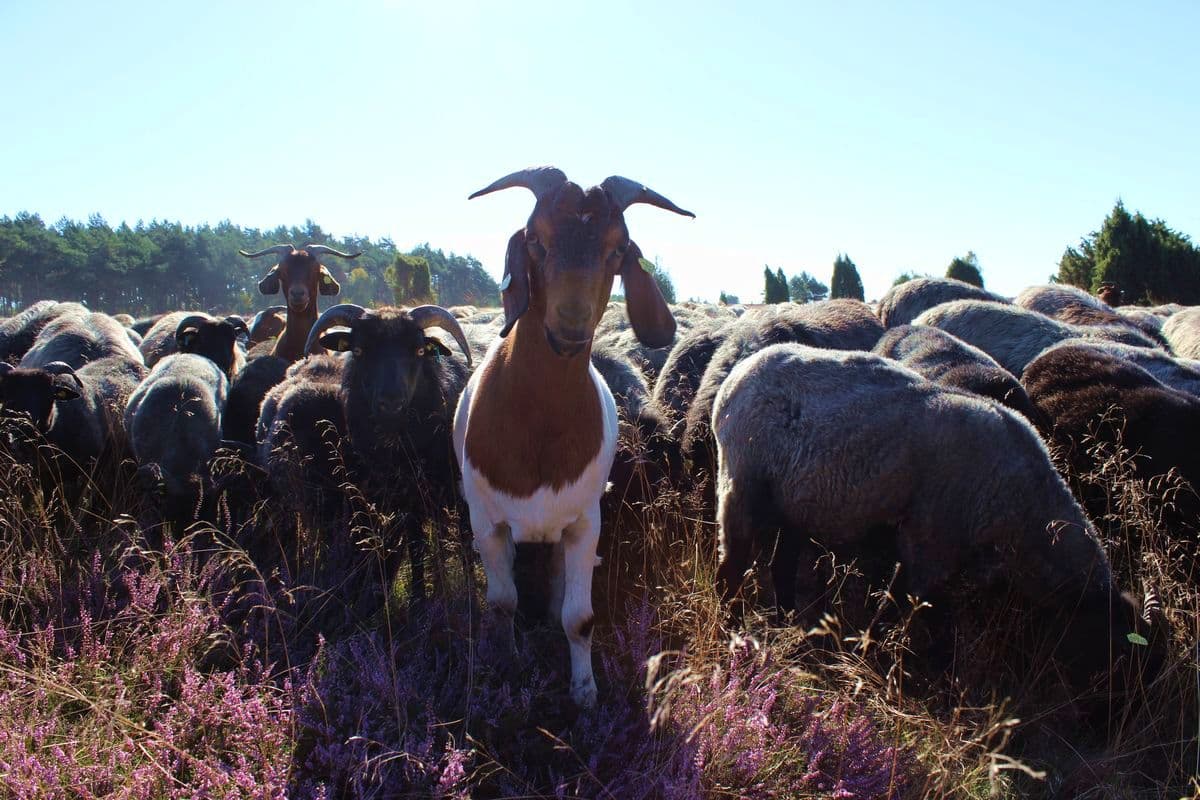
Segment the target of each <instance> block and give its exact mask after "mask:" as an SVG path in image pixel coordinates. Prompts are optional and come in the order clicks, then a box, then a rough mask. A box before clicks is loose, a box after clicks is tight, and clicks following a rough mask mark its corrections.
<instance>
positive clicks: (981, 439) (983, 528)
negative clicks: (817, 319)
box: [712, 344, 1136, 667]
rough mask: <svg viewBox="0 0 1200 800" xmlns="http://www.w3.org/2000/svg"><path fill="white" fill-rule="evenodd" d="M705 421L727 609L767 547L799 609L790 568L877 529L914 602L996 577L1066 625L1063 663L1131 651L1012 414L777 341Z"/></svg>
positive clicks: (1048, 475) (863, 358) (889, 366)
mask: <svg viewBox="0 0 1200 800" xmlns="http://www.w3.org/2000/svg"><path fill="white" fill-rule="evenodd" d="M712 425H713V429H714V431H715V433H716V438H717V446H718V452H719V461H720V478H719V512H718V517H719V523H720V563H719V566H718V574H717V577H718V583H719V585H720V587H721V589H722V592H723V594H724V596H725V597H726V598H729V599H732V598H734V597H735V596H736V595H737V594H738V593H739V591H740V587H741V584H742V579H743V576H744V575H745V573H746V571H747V570H748V569H749V568H750V566H751V564H752V562H753V559H754V555H755V551H756V550H759V549H766V548H769V547H771V546H772V545H774V546H775V555H774V563H773V565H772V572H773V576H774V583H775V591H776V596H777V598H778V600H779V601H780V603H781V605H782V606H783V607H784V608H793V607H794V602H795V581H796V578H797V567H798V566H803V567H805V570H806V572H807V569H808V567H809V565H811V564H813V563H815V561H816V559H817V557H818V555H819V549H818V548H825V549H828V550H831V551H833V552H834V553H835V554H839V555H846V554H849V553H853V552H854V551H855V550H856V549H857V547H858V546H860V545H861V544H862V543H863V541H864V538H865V537H866V536H867V535H868V533H870V532H874V531H878V530H880V529H885V530H890V531H891V532H892V533H891V535H892V536H893V537H894V539H895V545H896V551H897V553H898V556H899V561H900V563H901V565H902V573H901V574H902V578H903V580H904V581H905V586H904V589H905V591H907V592H909V593H912V594H915V595H918V596H920V597H932V596H935V595H937V594H939V593H941V592H942V591H944V590H949V589H950V588H951V587H955V586H961V585H963V584H964V583H965V584H967V585H970V584H972V583H974V582H975V581H977V580H979V579H980V578H981V577H987V576H988V575H989V574H991V575H994V574H996V573H997V571H999V574H1000V575H1002V576H1004V577H1005V578H1006V579H1009V580H1011V582H1012V584H1013V585H1014V586H1015V587H1016V588H1017V589H1018V590H1019V591H1020V592H1021V594H1022V595H1023V596H1024V597H1025V598H1026V599H1028V600H1029V601H1031V602H1033V603H1037V604H1039V605H1040V606H1042V607H1046V608H1049V609H1051V610H1052V611H1054V612H1058V613H1061V615H1063V616H1064V617H1067V616H1069V617H1071V619H1070V621H1069V623H1067V631H1066V636H1065V637H1064V640H1063V641H1064V644H1063V646H1062V647H1061V648H1060V653H1061V654H1063V655H1064V656H1065V657H1066V658H1078V659H1079V660H1080V661H1081V662H1083V664H1084V666H1085V667H1091V666H1094V665H1098V664H1103V663H1105V662H1106V659H1107V657H1108V653H1109V648H1110V647H1112V648H1115V649H1127V648H1128V646H1129V644H1128V642H1127V641H1126V639H1125V635H1126V634H1127V633H1128V632H1130V631H1132V630H1133V625H1134V621H1135V619H1136V610H1135V609H1133V608H1132V607H1131V604H1130V603H1129V602H1128V601H1127V600H1126V599H1125V598H1123V597H1122V596H1121V595H1120V594H1119V592H1118V591H1117V589H1116V587H1115V586H1114V582H1113V577H1112V572H1111V570H1110V568H1109V564H1108V560H1107V558H1106V557H1105V554H1104V551H1103V550H1102V549H1101V547H1100V545H1099V543H1098V541H1097V539H1096V535H1095V531H1094V529H1093V528H1092V525H1091V523H1090V522H1089V521H1088V519H1087V517H1085V516H1084V514H1083V511H1082V510H1081V509H1080V507H1079V506H1078V504H1077V503H1076V502H1075V500H1074V499H1073V498H1072V496H1071V493H1070V491H1069V490H1068V488H1067V486H1066V484H1065V483H1064V482H1063V480H1062V478H1060V477H1059V476H1058V473H1057V472H1055V470H1054V467H1053V465H1052V464H1051V463H1050V458H1049V455H1048V453H1047V452H1046V448H1045V447H1044V445H1043V444H1042V443H1041V440H1040V439H1039V438H1038V436H1037V434H1036V433H1035V431H1034V430H1033V428H1032V427H1031V426H1030V425H1029V423H1027V422H1026V421H1025V420H1024V419H1023V418H1021V417H1020V416H1019V415H1017V414H1015V413H1013V412H1012V411H1010V410H1008V409H1007V408H1004V407H1002V406H999V405H997V404H995V403H990V402H987V401H984V400H980V399H979V398H976V397H973V396H971V395H969V394H967V393H965V392H959V391H957V390H954V389H946V388H943V387H939V386H937V385H935V384H933V383H931V382H929V381H926V380H925V379H923V378H921V377H920V376H919V375H917V374H916V373H914V372H911V371H909V370H907V369H905V368H903V367H901V366H899V365H897V364H895V363H893V362H889V361H887V360H886V359H883V358H881V357H879V356H877V355H873V354H867V353H849V352H831V351H823V350H819V349H816V348H811V347H806V346H803V345H796V344H785V345H777V346H774V347H769V348H767V349H764V350H762V351H761V352H759V353H757V354H755V355H754V356H751V357H750V358H748V359H746V360H745V361H743V362H742V363H741V364H739V365H738V366H737V367H736V368H735V369H734V370H733V372H732V373H730V375H729V377H728V379H727V380H726V381H725V383H724V385H723V386H722V387H721V391H720V393H719V395H718V397H717V401H716V404H715V407H714V409H713V418H712ZM1014 498H1015V499H1017V501H1016V502H1014ZM810 540H813V541H815V542H816V545H813V544H812V543H811V542H810ZM977 573H978V574H977Z"/></svg>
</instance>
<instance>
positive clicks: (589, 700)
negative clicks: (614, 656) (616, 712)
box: [562, 504, 600, 708]
mask: <svg viewBox="0 0 1200 800" xmlns="http://www.w3.org/2000/svg"><path fill="white" fill-rule="evenodd" d="M599 539H600V506H599V504H597V505H596V507H595V508H594V509H593V510H592V511H591V512H589V513H588V514H587V516H585V517H581V518H580V519H579V520H578V521H577V522H575V523H573V524H571V525H570V526H568V527H567V529H566V530H565V531H563V583H564V593H563V594H564V597H563V607H562V625H563V630H564V631H565V632H566V634H567V642H568V644H569V645H570V648H571V699H572V700H574V701H575V703H576V705H578V706H580V707H581V708H591V707H592V706H594V705H596V679H595V677H593V675H592V571H593V570H594V569H595V567H596V545H597V543H598V542H599Z"/></svg>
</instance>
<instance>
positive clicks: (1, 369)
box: [0, 361, 14, 376]
mask: <svg viewBox="0 0 1200 800" xmlns="http://www.w3.org/2000/svg"><path fill="white" fill-rule="evenodd" d="M13 369H14V367H13V365H12V364H10V363H8V362H7V361H0V376H4V375H7V374H8V373H10V372H12V371H13Z"/></svg>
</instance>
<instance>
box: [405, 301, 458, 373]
mask: <svg viewBox="0 0 1200 800" xmlns="http://www.w3.org/2000/svg"><path fill="white" fill-rule="evenodd" d="M408 313H409V316H411V317H412V318H413V322H415V323H417V324H418V325H420V326H421V329H422V330H424V329H426V328H441V329H442V330H444V331H446V332H447V333H449V334H450V335H451V336H453V337H454V341H456V342H458V346H459V348H460V349H462V351H463V355H465V356H466V357H467V367H468V368H469V367H470V366H471V348H470V346H469V345H468V344H467V337H466V335H464V334H463V329H462V326H461V325H459V324H458V320H456V319H455V318H454V315H453V314H451V313H450V312H449V311H447V310H446V309H444V308H442V307H441V306H433V305H429V306H417V307H416V308H414V309H412V310H411V311H409V312H408Z"/></svg>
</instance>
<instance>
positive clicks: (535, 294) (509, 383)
mask: <svg viewBox="0 0 1200 800" xmlns="http://www.w3.org/2000/svg"><path fill="white" fill-rule="evenodd" d="M517 186H520V187H524V188H527V189H529V190H530V191H531V192H533V195H534V197H535V198H536V203H535V205H534V209H533V212H532V213H531V214H530V216H529V220H528V222H527V223H526V224H525V226H524V227H523V228H521V229H520V230H518V231H517V232H516V233H514V234H513V236H512V237H511V238H510V239H509V242H508V251H507V254H506V256H505V261H504V278H503V281H502V282H501V285H500V289H501V293H502V299H503V303H504V327H503V328H501V330H500V338H499V339H497V340H496V341H495V342H494V343H493V344H492V347H491V348H490V349H489V350H488V352H487V355H486V356H485V357H484V359H483V361H482V362H481V363H480V365H479V368H478V369H477V370H476V371H475V373H474V374H473V375H472V376H471V380H470V382H469V383H468V384H467V388H466V389H465V390H464V391H463V393H462V397H461V398H460V399H459V403H458V409H457V410H456V412H455V415H454V453H455V455H456V456H457V457H458V463H459V465H460V467H461V468H462V476H463V479H462V484H463V495H464V497H465V498H466V501H467V504H468V506H469V508H470V515H471V529H472V531H473V533H474V540H475V548H476V549H477V550H478V551H479V554H480V557H481V559H482V561H483V569H484V572H485V574H486V575H487V601H488V605H489V607H490V608H491V610H492V616H493V625H494V628H493V630H494V632H495V633H496V634H498V635H499V636H500V637H501V645H502V646H503V647H504V649H505V650H506V651H507V653H508V654H511V653H512V652H513V650H514V648H515V640H514V630H513V614H514V612H515V610H516V606H517V590H516V585H515V584H514V582H513V556H514V554H515V545H516V544H518V543H521V542H546V543H551V544H554V545H555V556H554V561H555V568H554V569H555V573H556V574H555V576H554V577H555V585H554V587H553V588H552V597H553V603H552V606H553V607H561V613H560V616H561V620H562V625H563V629H564V631H565V632H566V635H567V640H568V643H569V645H570V653H571V697H572V699H573V700H574V701H575V702H576V703H577V704H578V705H580V706H583V707H589V706H592V705H594V704H595V702H596V681H595V678H594V677H593V674H592V656H591V652H592V638H591V637H592V621H593V617H592V598H591V594H592V571H593V569H594V568H595V564H596V545H597V541H598V539H599V534H600V497H601V495H602V494H603V493H604V489H605V485H606V483H607V481H608V475H609V471H610V469H611V468H612V463H613V458H614V455H615V453H616V446H617V408H616V403H615V401H614V400H613V395H612V392H610V391H609V389H608V386H607V385H606V384H605V382H604V379H603V377H601V375H600V373H599V372H598V371H597V370H596V368H595V366H593V365H592V362H591V357H590V356H591V347H592V341H593V338H594V337H595V331H596V327H597V325H598V323H599V322H600V318H601V315H603V314H604V312H605V310H606V309H607V305H608V300H609V297H610V295H611V293H612V284H613V279H614V278H615V277H616V275H617V274H618V273H619V274H620V275H621V280H622V284H623V286H624V288H625V298H626V311H627V312H628V314H629V319H630V321H631V323H632V325H633V329H634V332H635V333H636V334H637V336H638V338H639V339H640V340H641V341H642V343H643V344H646V345H648V346H650V347H663V346H665V345H667V344H669V343H670V342H671V341H672V339H673V338H674V335H675V320H674V318H673V317H672V316H671V311H670V309H669V308H668V307H667V303H666V301H665V300H664V299H663V296H662V293H661V292H660V291H659V289H658V285H657V284H656V283H655V282H654V279H653V278H652V277H651V276H650V274H649V273H648V272H647V271H646V269H645V267H644V266H643V265H642V263H641V262H642V258H641V256H642V253H641V250H640V249H639V248H638V246H637V245H636V244H635V243H634V242H632V241H631V240H630V238H629V230H628V228H627V227H626V225H625V217H624V212H625V209H627V208H628V207H629V206H630V205H632V204H634V203H648V204H650V205H654V206H658V207H659V208H663V209H666V210H668V211H673V212H675V213H676V214H682V215H685V216H689V217H694V216H695V215H694V214H692V213H691V212H690V211H685V210H684V209H682V208H680V207H679V206H677V205H675V204H674V203H672V202H671V201H670V200H668V199H667V198H665V197H663V196H662V195H660V194H658V193H657V192H654V191H652V190H651V189H648V188H647V187H645V186H643V185H641V184H640V183H636V182H634V181H631V180H629V179H628V178H622V177H620V176H615V175H614V176H612V177H609V178H606V179H605V180H604V182H603V183H602V184H600V185H599V186H594V187H592V188H590V189H587V190H584V189H583V188H581V187H580V186H579V185H578V184H576V183H573V182H570V181H568V180H567V176H566V175H565V174H563V173H562V172H561V171H560V170H558V169H555V168H553V167H540V168H531V169H525V170H521V171H519V172H514V173H512V174H511V175H507V176H505V177H503V178H500V179H499V180H497V181H495V182H494V183H492V184H491V185H489V186H487V187H485V188H484V189H481V190H479V191H478V192H475V193H474V194H472V195H471V197H472V198H474V197H479V196H481V195H485V194H488V193H490V192H495V191H499V190H501V189H509V188H512V187H517Z"/></svg>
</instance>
